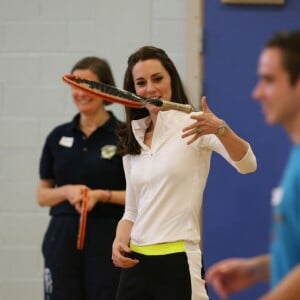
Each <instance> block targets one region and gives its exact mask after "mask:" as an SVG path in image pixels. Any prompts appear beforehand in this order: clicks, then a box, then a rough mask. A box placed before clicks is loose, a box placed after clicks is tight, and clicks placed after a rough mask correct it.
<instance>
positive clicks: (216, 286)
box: [212, 279, 228, 299]
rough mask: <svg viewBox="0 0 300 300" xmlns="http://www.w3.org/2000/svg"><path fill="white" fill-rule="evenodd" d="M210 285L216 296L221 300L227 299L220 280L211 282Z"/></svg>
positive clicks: (226, 293)
mask: <svg viewBox="0 0 300 300" xmlns="http://www.w3.org/2000/svg"><path fill="white" fill-rule="evenodd" d="M212 285H213V287H214V289H215V291H216V292H217V294H218V295H219V296H220V297H221V298H222V299H227V297H228V291H227V290H226V287H225V286H224V284H223V282H222V280H220V279H215V280H214V281H213V282H212Z"/></svg>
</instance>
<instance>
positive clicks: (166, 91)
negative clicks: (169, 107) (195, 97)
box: [132, 59, 172, 109]
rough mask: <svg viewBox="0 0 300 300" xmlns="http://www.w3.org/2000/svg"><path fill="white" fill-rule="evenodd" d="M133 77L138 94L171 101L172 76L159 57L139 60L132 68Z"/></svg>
mask: <svg viewBox="0 0 300 300" xmlns="http://www.w3.org/2000/svg"><path fill="white" fill-rule="evenodd" d="M132 77H133V82H134V88H135V92H136V94H137V95H138V96H141V97H145V98H162V99H164V100H166V101H171V96H172V89H171V78H170V75H169V73H168V72H167V70H166V69H165V68H164V67H163V65H162V64H161V62H160V61H159V60H158V59H148V60H143V61H142V60H140V61H138V62H137V63H136V64H135V65H134V67H133V69H132ZM151 106H152V105H151ZM153 109H154V108H153ZM156 109H158V108H156Z"/></svg>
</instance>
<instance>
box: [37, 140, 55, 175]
mask: <svg viewBox="0 0 300 300" xmlns="http://www.w3.org/2000/svg"><path fill="white" fill-rule="evenodd" d="M51 136H52V135H51V134H49V135H48V137H47V139H46V141H45V144H44V146H43V150H42V154H41V158H40V166H39V174H40V179H54V178H55V176H54V157H53V152H52V150H51V149H52V147H51Z"/></svg>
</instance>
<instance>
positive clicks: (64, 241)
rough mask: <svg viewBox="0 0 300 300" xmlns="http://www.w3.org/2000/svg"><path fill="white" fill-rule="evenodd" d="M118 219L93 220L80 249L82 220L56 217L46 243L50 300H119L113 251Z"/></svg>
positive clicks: (88, 226) (44, 249)
mask: <svg viewBox="0 0 300 300" xmlns="http://www.w3.org/2000/svg"><path fill="white" fill-rule="evenodd" d="M117 223H118V218H115V219H114V218H111V217H101V218H100V217H89V218H88V220H87V228H86V238H85V246H84V249H83V251H78V250H77V249H76V242H77V232H78V217H76V216H60V217H53V218H52V219H51V221H50V224H49V227H48V230H47V232H46V234H45V238H44V242H43V247H42V248H43V255H44V260H45V272H44V274H45V276H44V285H45V299H46V300H115V297H116V290H117V286H118V282H119V275H120V270H119V269H118V268H116V267H115V266H114V265H113V264H112V260H111V249H112V248H111V247H112V242H113V239H114V237H115V230H116V225H117Z"/></svg>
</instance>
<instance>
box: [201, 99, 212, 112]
mask: <svg viewBox="0 0 300 300" xmlns="http://www.w3.org/2000/svg"><path fill="white" fill-rule="evenodd" d="M200 107H201V110H202V111H203V112H210V109H209V107H208V105H207V102H206V96H202V98H201V104H200Z"/></svg>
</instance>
